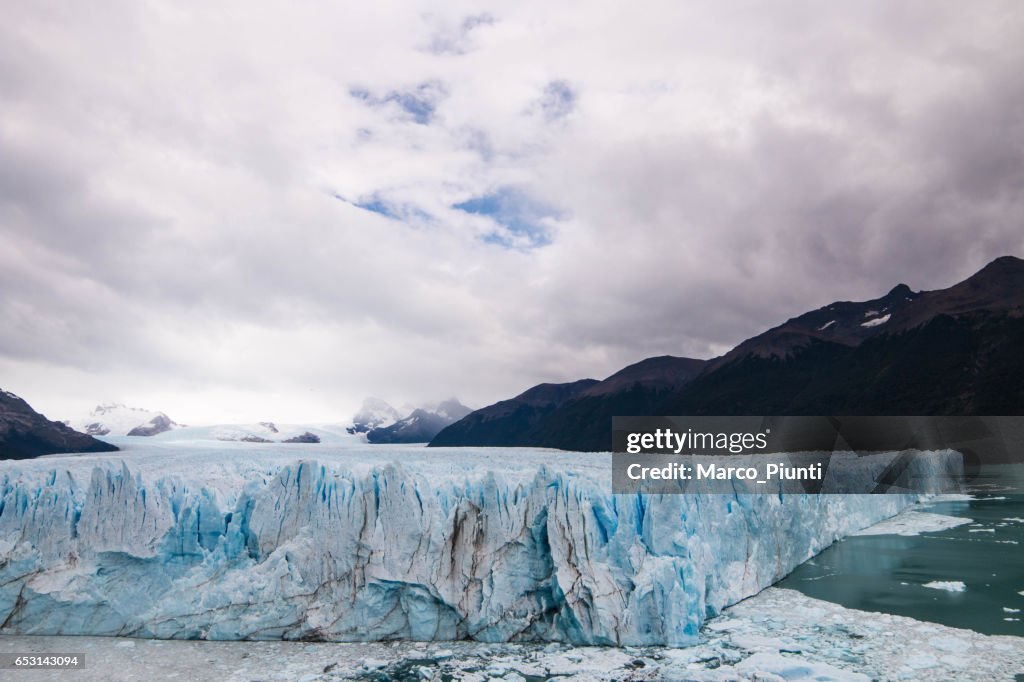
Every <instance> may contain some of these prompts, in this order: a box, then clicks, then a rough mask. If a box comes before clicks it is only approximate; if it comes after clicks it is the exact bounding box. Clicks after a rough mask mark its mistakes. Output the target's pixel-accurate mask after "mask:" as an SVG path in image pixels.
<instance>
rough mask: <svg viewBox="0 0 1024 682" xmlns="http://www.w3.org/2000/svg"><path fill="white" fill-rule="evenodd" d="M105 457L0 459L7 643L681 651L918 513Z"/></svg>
mask: <svg viewBox="0 0 1024 682" xmlns="http://www.w3.org/2000/svg"><path fill="white" fill-rule="evenodd" d="M112 440H113V441H115V442H116V443H117V444H118V445H121V446H123V447H124V448H125V449H124V450H123V451H122V452H118V453H115V454H113V455H102V456H101V455H87V456H85V455H79V456H51V457H45V458H39V459H36V460H29V461H5V462H0V619H3V620H2V625H0V628H2V631H3V632H5V633H10V634H38V635H121V636H133V637H152V638H168V639H212V640H255V639H267V640H271V639H289V640H294V639H303V640H319V641H379V640H397V639H401V640H460V639H471V640H477V641H485V642H516V641H519V642H524V641H552V642H564V643H569V644H575V645H591V644H593V645H613V646H622V645H669V646H685V645H689V644H693V643H694V642H696V640H697V635H698V630H699V629H700V627H701V624H702V623H703V622H704V621H705V620H706V619H707V618H710V617H713V616H715V615H716V614H718V613H720V612H721V611H722V609H724V608H725V607H727V606H729V605H731V604H734V603H736V602H738V601H740V600H742V599H744V598H746V597H749V596H751V595H754V594H756V593H757V592H759V591H760V590H762V589H763V588H765V587H767V586H769V585H771V584H773V583H774V582H776V581H777V580H779V579H780V578H782V577H783V576H785V575H786V574H787V573H789V572H790V571H791V570H792V569H793V568H794V567H795V566H796V565H798V564H799V563H802V562H803V561H805V560H807V559H809V558H810V557H812V556H814V555H815V554H817V553H818V552H820V551H821V550H822V549H824V548H825V547H827V546H828V545H829V544H831V543H832V542H834V541H835V540H837V539H839V538H841V537H843V536H845V535H847V534H849V533H852V532H855V531H857V530H860V529H862V528H865V527H867V526H870V525H872V524H874V523H876V522H878V521H880V520H882V519H885V518H888V517H891V516H893V515H894V514H896V513H898V512H899V511H900V510H902V509H904V508H905V507H907V506H908V505H910V504H912V503H913V502H915V501H916V500H917V499H918V497H919V496H917V495H802V494H801V495H790V494H783V493H777V494H747V493H737V494H734V495H727V494H688V495H638V494H633V495H613V494H612V493H611V468H612V467H611V455H609V454H593V453H563V452H558V451H550V450H529V449H497V448H476V449H453V450H444V449H430V450H429V451H428V450H426V449H425V448H423V447H422V446H378V447H373V446H369V447H347V448H337V447H336V448H331V447H326V446H323V445H293V446H275V445H260V446H258V447H256V448H254V447H253V446H252V445H250V444H244V443H218V444H210V443H209V442H202V441H195V442H190V441H180V442H157V443H151V442H146V443H139V442H138V439H135V440H133V439H125V440H123V441H122V440H117V439H112ZM147 440H148V439H147ZM952 454H953V453H950V455H951V456H952Z"/></svg>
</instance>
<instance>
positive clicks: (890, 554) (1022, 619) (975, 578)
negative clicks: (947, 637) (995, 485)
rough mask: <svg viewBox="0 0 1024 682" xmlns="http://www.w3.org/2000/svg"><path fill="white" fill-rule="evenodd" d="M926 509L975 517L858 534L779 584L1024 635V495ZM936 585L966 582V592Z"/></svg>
mask: <svg viewBox="0 0 1024 682" xmlns="http://www.w3.org/2000/svg"><path fill="white" fill-rule="evenodd" d="M922 511H926V512H930V513H933V514H943V515H946V516H956V517H962V518H967V519H971V522H970V523H968V524H964V525H961V526H957V527H956V528H950V529H947V530H942V531H937V532H924V533H921V534H919V535H913V536H909V537H906V536H901V535H864V536H851V537H848V538H846V539H844V540H842V541H840V542H837V543H836V544H834V545H832V546H831V547H829V548H828V549H826V550H825V551H824V552H822V553H821V554H819V555H818V556H816V557H814V558H813V559H811V560H810V561H808V562H806V563H804V564H802V565H800V566H798V567H797V568H796V570H794V571H793V572H792V573H791V574H790V575H789V576H787V577H786V578H784V579H783V580H782V581H781V582H779V583H777V587H784V588H788V589H792V590H797V591H799V592H802V593H803V594H805V595H807V596H809V597H814V598H817V599H822V600H825V601H830V602H833V603H836V604H840V605H842V606H845V607H847V608H853V609H860V610H863V611H874V612H880V613H891V614H895V615H900V616H909V617H911V618H916V619H918V620H924V621H931V622H934V623H941V624H942V625H948V626H951V627H957V628H967V629H970V630H974V631H975V632H980V633H984V634H990V635H1018V636H1021V635H1024V594H1021V593H1022V592H1024V495H1021V494H1010V495H1001V494H994V495H978V496H976V498H975V499H971V500H960V501H945V502H936V503H932V504H928V505H926V506H925V507H923V508H922ZM934 582H946V583H954V584H955V583H963V585H964V588H963V591H949V590H946V589H935V588H932V587H925V586H924V585H926V584H928V583H934Z"/></svg>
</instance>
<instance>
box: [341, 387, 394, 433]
mask: <svg viewBox="0 0 1024 682" xmlns="http://www.w3.org/2000/svg"><path fill="white" fill-rule="evenodd" d="M406 414H408V412H407V413H406ZM404 416H405V414H402V413H401V412H399V411H398V410H396V409H395V408H394V407H392V406H391V405H390V404H388V403H387V401H385V400H381V399H380V398H374V397H372V396H371V397H369V398H366V399H365V400H363V406H362V407H361V408H359V411H358V412H356V413H355V415H354V416H353V417H352V426H350V427H348V432H349V433H353V434H354V433H367V432H369V431H371V430H373V429H376V428H384V427H387V426H391V425H392V424H394V423H395V422H397V421H398V420H399V419H401V418H402V417H404Z"/></svg>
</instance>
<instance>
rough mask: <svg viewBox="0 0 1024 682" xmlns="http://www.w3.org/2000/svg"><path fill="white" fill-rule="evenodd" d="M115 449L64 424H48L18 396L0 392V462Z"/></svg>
mask: <svg viewBox="0 0 1024 682" xmlns="http://www.w3.org/2000/svg"><path fill="white" fill-rule="evenodd" d="M117 449H118V448H117V447H116V446H113V445H111V444H110V443H104V442H103V441H101V440H96V439H95V438H93V437H92V436H89V435H86V434H84V433H79V432H78V431H75V430H74V429H72V428H71V427H69V426H67V425H66V424H62V423H61V422H54V421H50V420H48V419H47V418H46V417H44V416H43V415H41V414H39V413H38V412H36V411H35V410H33V409H32V408H31V407H30V406H29V404H28V403H27V402H25V401H24V400H22V399H21V398H19V397H18V396H16V395H14V394H13V393H8V392H7V391H2V390H0V459H29V458H31V457H38V456H40V455H52V454H56V453H63V452H114V451H116V450H117Z"/></svg>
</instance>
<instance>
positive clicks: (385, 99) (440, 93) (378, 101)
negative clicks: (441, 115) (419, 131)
mask: <svg viewBox="0 0 1024 682" xmlns="http://www.w3.org/2000/svg"><path fill="white" fill-rule="evenodd" d="M349 94H350V95H351V96H352V97H355V98H356V99H358V100H360V101H362V102H365V103H366V104H367V105H369V106H371V107H382V106H386V105H389V104H395V105H398V107H399V108H400V109H401V110H402V111H404V112H405V113H406V114H407V115H408V116H410V117H412V120H414V121H415V122H416V123H418V124H420V125H429V124H430V122H431V120H432V119H433V118H434V112H435V110H436V109H437V104H438V102H440V101H441V100H442V99H444V97H445V95H446V94H447V93H446V91H445V89H444V87H443V86H442V85H441V84H440V83H437V82H434V81H428V82H425V83H420V84H419V85H417V86H416V87H414V88H412V89H409V90H390V91H388V92H386V93H384V95H375V94H373V93H372V92H370V91H369V90H367V89H366V88H352V89H350V90H349Z"/></svg>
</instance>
